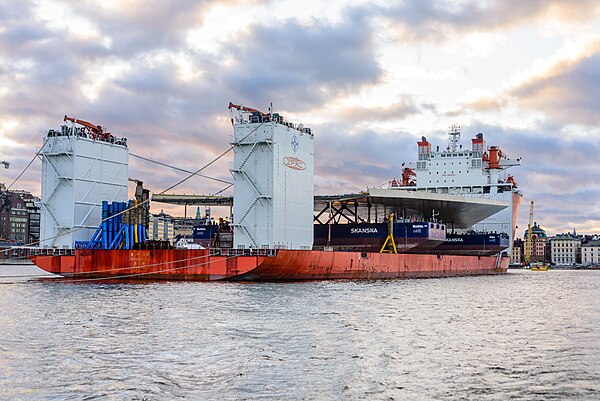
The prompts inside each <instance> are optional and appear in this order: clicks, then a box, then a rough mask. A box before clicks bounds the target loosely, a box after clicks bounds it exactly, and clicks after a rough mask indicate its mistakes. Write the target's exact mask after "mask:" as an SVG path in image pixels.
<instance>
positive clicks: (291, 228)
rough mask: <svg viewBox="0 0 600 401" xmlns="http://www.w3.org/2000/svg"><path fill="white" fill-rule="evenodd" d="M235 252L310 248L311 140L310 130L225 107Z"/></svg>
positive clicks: (278, 118) (251, 111)
mask: <svg viewBox="0 0 600 401" xmlns="http://www.w3.org/2000/svg"><path fill="white" fill-rule="evenodd" d="M229 107H230V109H231V108H235V109H238V111H239V113H238V115H237V116H236V117H235V118H234V119H232V122H233V127H234V134H233V141H232V145H233V150H234V161H233V167H232V169H231V173H232V175H233V181H234V189H233V230H234V239H233V241H234V247H235V248H285V249H311V248H312V245H313V237H314V231H313V208H314V136H313V134H312V132H311V130H310V128H306V127H303V126H302V125H296V124H293V123H290V122H288V121H285V120H284V119H283V117H281V116H280V115H279V114H277V113H273V114H266V113H262V112H260V111H258V110H254V109H251V108H247V107H243V106H237V105H233V104H230V106H229Z"/></svg>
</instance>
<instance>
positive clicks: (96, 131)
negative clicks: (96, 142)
mask: <svg viewBox="0 0 600 401" xmlns="http://www.w3.org/2000/svg"><path fill="white" fill-rule="evenodd" d="M63 121H65V122H67V121H70V122H72V123H74V124H79V125H81V126H84V127H85V128H86V129H87V130H88V131H89V133H90V134H92V137H93V138H94V139H95V138H97V137H100V138H103V139H107V138H109V137H110V133H108V132H104V129H103V128H102V126H101V125H94V124H92V123H90V122H88V121H85V120H79V119H77V118H73V117H67V116H65V118H64V120H63Z"/></svg>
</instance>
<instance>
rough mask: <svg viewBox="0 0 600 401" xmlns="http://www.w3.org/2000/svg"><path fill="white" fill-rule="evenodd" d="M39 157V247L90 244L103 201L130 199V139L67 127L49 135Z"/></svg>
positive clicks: (86, 129)
mask: <svg viewBox="0 0 600 401" xmlns="http://www.w3.org/2000/svg"><path fill="white" fill-rule="evenodd" d="M99 129H100V132H101V128H100V127H99ZM40 155H41V158H42V199H41V209H42V210H41V221H40V226H41V227H40V246H41V247H43V248H73V247H74V245H75V241H89V240H90V238H91V237H92V235H93V234H94V231H95V230H96V228H97V227H98V225H99V224H100V221H101V215H102V212H101V207H102V201H104V200H107V201H109V202H115V201H118V202H124V201H126V200H127V199H128V193H127V174H128V160H129V150H128V149H127V144H126V139H121V138H115V137H113V136H112V135H110V134H102V136H100V135H98V134H97V133H96V132H93V131H90V130H89V129H88V128H86V127H83V128H81V127H76V126H75V124H73V126H71V127H68V126H66V125H63V126H62V127H61V130H60V131H55V130H50V131H49V132H48V135H47V137H46V138H44V145H43V148H42V150H41V152H40Z"/></svg>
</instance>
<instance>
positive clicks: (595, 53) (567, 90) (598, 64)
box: [509, 42, 600, 126]
mask: <svg viewBox="0 0 600 401" xmlns="http://www.w3.org/2000/svg"><path fill="white" fill-rule="evenodd" d="M509 94H510V95H511V96H513V97H514V99H516V101H517V102H518V103H519V104H520V105H522V106H524V107H527V108H528V109H531V110H537V111H542V112H543V113H544V114H546V115H547V116H549V118H551V119H553V120H556V121H559V122H561V123H562V124H565V125H566V124H578V125H590V126H593V125H596V126H597V125H598V124H599V123H600V42H599V43H597V44H595V45H594V46H593V48H592V51H589V52H587V53H584V54H583V55H581V56H580V57H579V58H577V59H576V60H564V61H561V62H558V63H556V64H555V65H554V66H552V67H551V68H550V69H549V70H547V71H546V72H545V73H544V74H542V75H538V76H534V77H531V78H530V79H528V80H526V81H525V82H523V83H521V84H520V85H518V86H517V87H515V88H513V89H512V90H510V91H509Z"/></svg>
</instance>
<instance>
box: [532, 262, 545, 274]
mask: <svg viewBox="0 0 600 401" xmlns="http://www.w3.org/2000/svg"><path fill="white" fill-rule="evenodd" d="M530 270H531V271H532V272H546V271H548V265H547V264H546V263H543V262H537V263H532V264H531V265H530Z"/></svg>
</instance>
